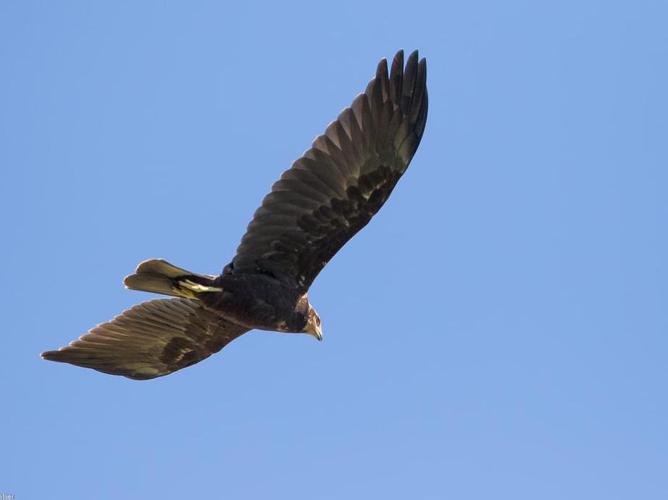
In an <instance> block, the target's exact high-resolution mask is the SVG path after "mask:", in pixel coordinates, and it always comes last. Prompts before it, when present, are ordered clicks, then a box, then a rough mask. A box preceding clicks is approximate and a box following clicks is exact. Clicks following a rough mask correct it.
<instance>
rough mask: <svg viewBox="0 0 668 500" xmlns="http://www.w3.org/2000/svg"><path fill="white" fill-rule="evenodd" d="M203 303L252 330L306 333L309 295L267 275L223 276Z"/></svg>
mask: <svg viewBox="0 0 668 500" xmlns="http://www.w3.org/2000/svg"><path fill="white" fill-rule="evenodd" d="M214 283H215V284H214V287H219V288H221V289H222V291H220V292H219V291H212V292H208V293H202V294H200V296H199V297H198V298H199V300H200V301H201V302H202V303H203V304H205V305H206V306H207V307H209V308H211V309H213V310H216V311H220V313H221V315H222V316H224V317H225V318H226V319H228V320H230V321H233V322H235V323H237V324H240V325H243V326H246V327H248V328H249V329H257V330H269V331H280V332H291V333H299V332H303V331H304V328H305V327H306V324H307V323H308V312H309V302H308V299H307V297H306V294H305V293H303V292H301V291H300V290H298V289H296V288H294V287H290V286H287V285H285V284H284V283H282V282H281V281H279V280H277V279H276V278H273V277H271V276H268V275H265V274H234V273H231V272H228V273H223V274H222V275H221V276H219V277H218V278H216V280H215V282H214Z"/></svg>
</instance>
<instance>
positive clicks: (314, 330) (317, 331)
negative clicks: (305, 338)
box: [306, 322, 322, 341]
mask: <svg viewBox="0 0 668 500" xmlns="http://www.w3.org/2000/svg"><path fill="white" fill-rule="evenodd" d="M306 332H307V333H308V334H309V335H311V336H312V337H314V338H315V339H317V340H319V341H321V340H322V327H321V325H316V324H315V322H310V323H309V324H308V328H307V329H306Z"/></svg>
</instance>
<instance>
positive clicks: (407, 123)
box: [42, 50, 428, 380]
mask: <svg viewBox="0 0 668 500" xmlns="http://www.w3.org/2000/svg"><path fill="white" fill-rule="evenodd" d="M427 108H428V96H427V63H426V60H425V59H424V58H422V59H420V58H419V54H418V51H417V50H416V51H414V52H412V53H411V54H410V55H409V56H408V58H407V59H406V61H405V64H404V52H403V50H400V51H398V52H397V53H396V55H395V56H394V58H393V60H392V63H391V66H390V67H389V69H388V63H387V60H386V59H381V61H380V62H379V63H378V65H377V69H376V73H375V76H374V77H373V78H372V79H371V81H370V82H369V84H368V85H367V87H366V90H365V91H364V92H363V93H361V94H359V95H358V96H357V97H356V98H355V99H354V101H353V102H352V104H351V106H350V107H348V108H346V109H344V110H343V111H342V112H341V113H340V114H339V115H338V117H337V118H336V120H334V121H333V122H332V123H331V124H329V126H328V127H327V129H326V131H325V133H324V134H322V135H320V136H318V137H317V138H316V139H315V140H314V141H313V143H312V146H311V147H310V148H309V149H308V150H306V151H305V152H304V154H303V155H302V156H301V158H299V159H297V160H296V161H295V162H294V163H293V164H292V166H291V167H290V168H289V169H288V170H286V171H285V172H284V173H283V174H282V175H281V177H280V178H279V180H278V181H277V182H276V183H274V184H273V186H272V188H271V191H270V192H269V194H268V195H266V196H265V198H264V199H263V201H262V203H261V205H260V207H259V208H258V209H257V210H256V212H255V214H254V215H253V218H252V220H251V222H250V224H249V225H248V228H247V230H246V233H245V234H244V236H243V237H242V239H241V243H240V244H239V246H238V248H237V252H236V255H234V257H233V258H232V260H231V261H230V262H229V263H228V264H227V265H225V266H224V268H223V271H222V273H221V274H219V275H207V274H199V273H195V272H191V271H188V270H186V269H183V268H180V267H177V266H175V265H173V264H170V263H169V262H167V261H166V260H163V259H150V260H146V261H144V262H141V263H140V264H139V266H138V267H137V269H136V271H135V272H134V273H133V274H131V275H129V276H127V277H126V278H125V280H124V284H125V287H126V288H128V289H131V290H141V291H145V292H153V293H157V294H162V295H167V296H170V298H160V299H154V300H149V301H146V302H142V303H140V304H137V305H135V306H133V307H131V308H130V309H128V310H126V311H125V312H123V313H121V314H120V315H118V316H116V317H115V318H113V319H112V320H111V321H109V322H107V323H102V324H100V325H98V326H96V327H94V328H92V329H91V330H89V331H88V333H86V334H85V335H83V336H82V337H80V338H79V339H78V340H74V341H72V342H70V343H69V345H67V346H65V347H62V348H60V349H58V350H53V351H47V352H44V353H42V358H43V359H46V360H49V361H58V362H63V363H70V364H72V365H76V366H80V367H85V368H91V369H93V370H97V371H99V372H102V373H107V374H111V375H120V376H124V377H127V378H130V379H134V380H147V379H153V378H156V377H161V376H165V375H168V374H171V373H173V372H175V371H177V370H180V369H182V368H186V367H188V366H191V365H193V364H195V363H198V362H200V361H202V360H203V359H205V358H208V357H209V356H210V355H212V354H214V353H217V352H218V351H220V350H221V349H223V348H224V347H225V346H226V345H227V344H229V343H230V342H232V341H233V340H235V339H236V338H238V337H240V336H241V335H243V334H244V333H246V332H248V331H250V330H253V329H258V330H267V331H273V332H281V333H304V334H308V335H311V336H313V337H315V338H316V339H318V340H322V338H323V327H322V323H321V320H320V316H319V315H318V313H317V311H316V309H315V308H314V307H313V306H312V305H311V303H310V301H309V298H308V291H309V288H310V286H311V284H312V283H313V281H314V280H315V278H316V277H317V276H318V274H319V273H320V271H322V269H323V268H324V267H325V266H326V265H327V263H328V262H329V261H330V260H331V259H332V257H334V255H335V254H336V253H337V252H338V251H339V250H340V249H341V247H343V245H345V244H346V243H347V242H348V241H349V240H350V239H351V238H352V237H353V236H354V235H355V234H357V232H358V231H360V230H361V229H362V228H363V227H364V226H366V225H367V224H368V223H369V221H370V220H371V218H372V217H373V216H374V215H375V214H376V213H377V212H378V211H379V210H380V208H381V207H382V206H383V204H384V203H385V202H386V201H387V199H388V198H389V196H390V194H391V193H392V191H393V189H394V187H395V186H396V184H397V181H398V180H399V178H400V177H401V176H402V175H403V174H404V172H405V171H406V169H407V168H408V165H409V164H410V162H411V160H412V158H413V155H414V154H415V152H416V150H417V148H418V145H419V144H420V141H421V139H422V135H423V132H424V129H425V125H426V121H427Z"/></svg>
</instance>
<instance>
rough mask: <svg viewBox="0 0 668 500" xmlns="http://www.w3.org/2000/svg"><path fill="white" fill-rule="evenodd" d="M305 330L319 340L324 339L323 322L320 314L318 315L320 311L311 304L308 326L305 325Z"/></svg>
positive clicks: (309, 306)
mask: <svg viewBox="0 0 668 500" xmlns="http://www.w3.org/2000/svg"><path fill="white" fill-rule="evenodd" d="M303 332H304V333H308V334H309V335H313V336H314V337H315V338H316V339H318V340H322V323H321V321H320V316H318V313H317V312H316V310H315V308H314V307H313V306H312V305H311V304H309V305H308V315H307V320H306V326H305V327H304V330H303Z"/></svg>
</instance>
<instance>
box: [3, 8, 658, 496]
mask: <svg viewBox="0 0 668 500" xmlns="http://www.w3.org/2000/svg"><path fill="white" fill-rule="evenodd" d="M242 4H243V5H242ZM667 16H668V6H667V5H666V4H665V2H659V1H656V2H651V1H638V2H633V3H631V2H617V1H592V0H585V1H564V2H529V1H519V0H509V1H506V2H491V1H483V0H477V1H472V2H436V1H434V2H418V1H416V2H411V3H407V2H393V1H383V2H377V1H372V2H354V1H348V0H342V1H339V2H335V3H332V2H328V3H315V2H308V3H307V2H304V3H291V2H275V3H272V4H269V3H268V2H267V3H256V2H239V3H235V4H232V3H228V2H205V1H191V2H158V1H152V2H151V1H142V2H96V3H91V2H34V1H21V2H18V1H5V2H2V3H1V4H0V66H1V67H2V75H3V76H2V78H0V109H2V112H0V168H1V170H0V171H1V172H2V177H1V179H2V182H0V213H2V214H3V215H2V217H3V218H2V220H3V224H2V226H3V240H4V244H3V245H1V246H0V257H1V258H2V261H3V266H2V271H1V276H2V283H3V285H2V286H1V287H0V296H1V298H2V304H3V313H4V314H3V323H4V324H3V333H4V337H3V338H4V346H3V353H4V356H3V359H2V363H0V387H1V390H2V394H3V405H2V423H3V425H2V426H1V427H2V430H1V431H0V442H1V443H2V452H1V453H0V471H1V472H0V493H12V494H15V495H16V498H17V499H29V498H35V499H38V498H49V499H90V498H95V499H112V498H113V499H118V498H127V499H145V498H161V499H172V498H174V499H176V498H230V499H232V498H233V499H260V498H262V499H269V498H270V499H284V498H285V499H288V498H289V499H302V498H303V499H344V498H346V499H347V498H352V499H357V498H360V499H362V498H364V499H368V498H382V499H384V500H385V499H406V498H415V499H442V498H453V499H454V498H456V499H490V498H494V499H513V500H518V499H536V498H540V499H541V500H549V499H560V500H561V499H564V498H569V499H596V498H605V499H606V500H613V499H628V498H642V499H660V498H666V495H667V494H668V479H667V478H666V474H665V472H666V470H668V433H667V432H666V422H668V398H667V396H666V386H667V382H668V368H667V367H666V355H667V352H668V339H667V337H666V333H667V329H668V313H667V310H666V303H667V300H668V269H667V265H666V255H667V254H668V238H667V237H666V231H665V227H666V226H665V221H666V216H667V215H668V203H667V201H666V194H665V193H666V188H667V181H668V174H667V172H666V166H667V165H668V145H667V144H668V143H667V142H666V137H667V134H668V97H667V94H666V89H667V88H668V66H667V65H666V64H665V63H666V60H667V58H668V30H666V29H665V20H666V19H667ZM399 48H405V49H406V50H412V49H414V48H418V49H420V51H421V54H422V55H424V56H426V57H427V59H428V64H429V92H430V113H429V120H428V123H427V129H426V133H425V136H424V140H423V142H422V145H421V146H420V149H419V150H418V152H417V155H416V156H415V159H414V161H413V164H412V165H411V168H410V169H409V170H408V172H407V174H406V175H405V176H404V178H403V179H402V180H401V182H400V184H399V186H398V187H397V189H396V190H395V191H394V194H393V196H392V198H391V199H390V201H389V202H388V204H387V205H386V206H385V207H384V208H383V210H382V211H381V213H380V214H379V216H378V217H377V218H376V219H375V220H374V221H373V222H372V223H371V224H370V225H369V226H368V227H367V228H366V229H365V230H364V231H363V232H362V233H360V234H359V235H358V236H357V237H356V238H355V239H354V240H352V242H351V243H349V244H348V245H347V246H346V247H345V248H344V249H343V250H342V251H341V252H340V254H339V255H337V256H336V258H335V259H334V260H333V261H332V262H331V263H330V265H329V266H328V267H327V269H326V270H325V271H324V272H323V273H322V274H321V275H320V277H319V278H318V280H317V281H316V282H315V284H314V287H313V288H312V291H311V293H310V298H311V300H312V302H313V303H314V304H315V306H316V307H317V308H318V311H319V313H320V315H321V316H322V318H323V321H324V326H325V342H323V343H318V342H315V341H314V340H313V339H312V338H310V337H308V336H299V335H296V336H281V335H278V334H268V333H252V334H249V335H246V336H244V337H242V338H241V339H239V340H238V341H236V342H235V343H233V344H232V345H230V346H229V347H227V348H226V349H225V350H224V351H223V352H222V353H220V354H219V355H217V356H215V357H213V358H210V359H209V360H207V361H205V362H203V363H201V364H199V365H196V366H194V367H192V368H189V369H187V370H184V371H182V372H179V373H177V374H174V375H172V376H169V377H165V378H162V379H157V380H154V381H149V382H133V381H130V380H127V379H123V378H117V377H110V376H105V375H102V374H98V373H97V372H93V371H90V370H83V369H77V368H74V367H71V366H65V365H59V364H53V363H47V362H45V361H42V360H40V359H39V357H38V353H39V352H41V351H43V350H46V349H52V348H55V347H58V346H61V345H64V344H65V343H66V342H68V341H69V340H71V339H73V338H75V337H77V336H79V335H81V334H82V333H84V332H85V331H86V330H87V329H88V328H90V327H92V326H94V325H95V324H97V323H99V322H102V321H105V320H107V319H109V318H111V317H112V316H114V315H115V314H117V313H119V312H120V311H121V310H123V309H125V308H127V307H129V306H130V305H132V304H134V303H137V302H139V301H142V300H145V299H147V298H148V297H149V295H148V294H141V293H136V292H130V291H126V290H124V289H123V287H122V284H121V280H122V278H123V277H124V276H125V275H126V274H128V273H130V272H131V271H132V270H133V269H134V267H135V265H136V264H137V263H138V262H140V261H141V260H144V259H146V258H150V257H163V258H166V259H168V260H170V261H172V262H174V263H176V264H179V265H182V266H184V267H187V268H191V269H193V270H197V271H201V272H207V273H215V272H217V271H219V270H220V269H221V268H222V266H223V265H224V264H225V263H227V262H228V261H229V259H230V258H231V256H232V255H233V252H234V250H235V248H236V246H237V244H238V242H239V240H240V238H241V235H242V234H243V232H244V229H245V227H246V225H247V223H248V222H249V220H250V217H251V214H252V212H253V210H254V209H255V208H256V207H257V205H258V204H259V202H260V200H261V198H262V196H263V195H264V194H265V193H266V192H267V191H268V189H269V186H270V185H271V183H272V182H273V181H274V180H275V179H276V178H277V177H278V175H279V174H280V173H281V171H282V170H284V169H285V168H287V167H288V166H289V165H290V164H291V162H292V161H293V160H294V159H296V158H297V157H298V156H299V155H300V154H301V153H302V152H303V151H304V150H305V149H306V148H307V147H308V146H309V144H310V142H311V140H312V139H313V138H314V137H315V136H316V135H318V134H320V133H321V132H322V131H323V130H324V127H325V125H326V124H327V123H329V121H331V120H332V119H333V118H335V117H336V115H337V114H338V112H339V111H340V110H341V109H342V108H343V107H345V106H347V105H348V104H349V103H350V102H351V101H352V98H353V97H354V96H355V95H356V94H357V93H359V92H361V91H362V90H363V89H364V86H365V85H366V82H367V81H368V80H369V78H370V77H371V76H372V74H373V71H374V68H375V65H376V63H377V61H378V59H380V58H381V57H384V56H385V57H391V56H392V55H393V54H394V52H395V51H396V50H397V49H399Z"/></svg>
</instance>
